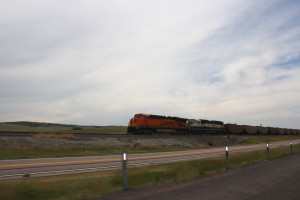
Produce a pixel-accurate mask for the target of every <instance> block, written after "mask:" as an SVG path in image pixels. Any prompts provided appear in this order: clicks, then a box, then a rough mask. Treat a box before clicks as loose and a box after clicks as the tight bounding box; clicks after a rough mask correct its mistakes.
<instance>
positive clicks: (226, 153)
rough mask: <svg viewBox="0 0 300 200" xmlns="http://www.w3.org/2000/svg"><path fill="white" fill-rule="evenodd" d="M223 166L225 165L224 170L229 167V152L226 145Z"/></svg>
mask: <svg viewBox="0 0 300 200" xmlns="http://www.w3.org/2000/svg"><path fill="white" fill-rule="evenodd" d="M225 167H226V170H228V169H229V152H228V146H226V147H225Z"/></svg>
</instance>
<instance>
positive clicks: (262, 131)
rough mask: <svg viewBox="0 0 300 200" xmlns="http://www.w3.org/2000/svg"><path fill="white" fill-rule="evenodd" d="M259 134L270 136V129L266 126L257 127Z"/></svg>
mask: <svg viewBox="0 0 300 200" xmlns="http://www.w3.org/2000/svg"><path fill="white" fill-rule="evenodd" d="M257 133H258V134H261V135H267V134H269V128H268V127H264V126H257Z"/></svg>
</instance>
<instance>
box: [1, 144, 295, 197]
mask: <svg viewBox="0 0 300 200" xmlns="http://www.w3.org/2000/svg"><path fill="white" fill-rule="evenodd" d="M294 152H295V153H300V145H295V146H294ZM287 155H290V149H289V147H287V148H278V149H271V151H270V159H276V158H279V157H282V156H287ZM265 160H266V152H265V151H254V152H247V153H241V154H238V155H230V168H238V167H243V166H248V165H251V164H255V163H259V162H263V161H265ZM224 163H225V162H224V158H211V159H205V160H195V161H186V162H179V163H173V164H165V165H156V166H149V167H141V168H130V169H128V174H129V188H130V189H137V188H145V187H149V186H154V185H162V184H166V183H171V182H180V181H185V180H191V179H195V178H198V177H202V176H206V175H209V174H212V173H216V172H221V171H224V169H225V166H224ZM0 188H1V190H0V199H16V200H18V199H21V200H25V199H31V200H35V199H58V200H66V199H72V200H73V199H74V200H76V199H90V198H93V197H96V196H103V195H107V194H110V193H113V192H116V191H121V190H122V176H121V172H120V171H112V172H97V173H85V174H77V175H65V176H57V177H48V178H35V179H24V180H16V181H10V182H0Z"/></svg>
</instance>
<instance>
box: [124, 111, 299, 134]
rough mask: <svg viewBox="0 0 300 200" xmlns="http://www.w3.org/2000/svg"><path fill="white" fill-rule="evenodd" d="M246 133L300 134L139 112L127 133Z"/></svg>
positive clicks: (297, 132) (293, 130) (277, 129)
mask: <svg viewBox="0 0 300 200" xmlns="http://www.w3.org/2000/svg"><path fill="white" fill-rule="evenodd" d="M157 133H168V134H178V135H187V134H192V135H194V134H237V135H238V134H246V135H299V134H300V130H298V129H287V128H278V127H263V126H250V125H237V124H224V123H223V122H222V121H216V120H207V119H197V120H196V119H187V118H180V117H171V116H162V115H151V114H144V113H139V114H135V115H134V117H133V118H131V119H130V121H129V124H128V127H127V134H133V135H141V134H144V135H151V134H157Z"/></svg>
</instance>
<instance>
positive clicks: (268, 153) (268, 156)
mask: <svg viewBox="0 0 300 200" xmlns="http://www.w3.org/2000/svg"><path fill="white" fill-rule="evenodd" d="M269 159H270V150H269V143H267V161H268V160H269Z"/></svg>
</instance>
